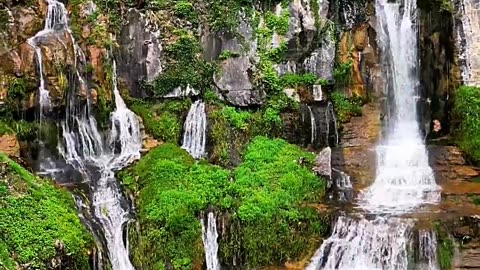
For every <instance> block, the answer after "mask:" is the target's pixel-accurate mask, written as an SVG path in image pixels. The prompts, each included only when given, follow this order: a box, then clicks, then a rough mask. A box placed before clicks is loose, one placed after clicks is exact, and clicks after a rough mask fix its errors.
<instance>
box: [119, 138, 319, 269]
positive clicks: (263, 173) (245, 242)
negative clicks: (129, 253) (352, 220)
mask: <svg viewBox="0 0 480 270" xmlns="http://www.w3.org/2000/svg"><path fill="white" fill-rule="evenodd" d="M243 156H244V159H245V160H244V162H243V164H241V166H240V167H238V168H237V169H236V170H235V171H234V176H235V180H236V181H234V182H232V181H231V175H232V173H231V172H230V171H227V170H225V169H221V168H220V167H216V166H212V165H208V164H204V163H196V162H195V161H194V160H193V158H192V157H190V155H189V154H188V153H187V152H186V151H185V150H183V149H181V148H180V147H178V146H175V145H173V144H169V143H167V144H164V145H162V146H160V147H158V148H156V149H154V150H152V151H151V152H150V153H149V154H147V155H146V156H145V157H143V158H142V159H141V160H140V161H139V162H138V164H137V165H135V166H134V167H132V168H130V169H129V170H127V171H124V172H122V173H121V175H120V176H121V178H122V179H123V181H124V184H125V185H126V186H127V187H129V188H130V189H132V190H134V191H135V192H137V193H138V194H139V199H138V200H137V203H138V204H139V207H138V209H139V213H138V219H139V220H140V223H141V224H142V230H141V232H140V235H139V237H140V238H138V237H132V239H131V243H132V245H135V246H136V247H137V248H136V249H134V250H133V260H134V262H138V263H137V265H141V266H142V267H143V268H145V269H164V267H165V263H166V262H172V264H173V265H174V268H175V269H191V268H192V266H193V264H194V262H196V261H197V260H202V259H203V258H202V250H203V247H202V242H201V229H200V228H201V226H200V223H199V216H200V214H201V212H202V211H205V210H206V209H207V207H208V206H214V207H215V208H216V209H217V210H219V211H223V212H230V214H231V217H232V218H233V220H232V224H240V226H238V227H235V226H234V225H232V226H234V227H232V231H231V232H230V233H229V234H228V235H225V239H223V238H222V242H221V247H220V249H221V250H220V253H221V256H224V258H225V257H227V258H225V260H224V261H225V262H227V261H231V259H232V257H228V256H230V255H232V254H237V253H238V252H239V251H240V250H241V252H244V255H245V262H246V263H247V264H248V267H247V268H249V269H258V268H260V267H261V266H267V265H272V264H273V263H282V262H285V261H286V260H287V259H298V258H300V257H301V256H302V255H305V254H308V253H311V252H312V251H313V250H314V249H315V248H317V247H318V246H317V245H318V244H317V243H318V242H317V241H316V240H318V238H319V237H320V236H321V235H323V234H325V232H326V228H327V224H328V223H327V222H326V221H325V220H324V218H325V217H323V216H322V215H320V214H318V213H317V212H316V211H315V210H314V209H313V208H311V207H309V206H308V204H315V203H318V202H319V201H321V199H322V198H323V196H324V190H325V182H324V181H323V180H322V179H319V178H318V177H316V176H315V175H314V174H313V172H312V171H311V167H312V162H313V159H314V155H313V154H311V153H308V152H304V151H303V150H301V149H300V148H299V147H297V146H294V145H290V144H288V143H286V142H285V141H283V140H278V139H277V140H271V139H267V138H266V137H257V138H256V139H254V141H253V142H252V143H251V144H250V145H249V146H248V148H247V150H246V151H245V153H244V155H243ZM299 160H303V163H301V164H300V162H299ZM134 176H138V179H136V180H135V178H134ZM138 239H140V240H138ZM235 239H237V240H238V239H242V241H241V242H236V241H235ZM312 239H316V240H313V241H312ZM135 241H138V242H135Z"/></svg>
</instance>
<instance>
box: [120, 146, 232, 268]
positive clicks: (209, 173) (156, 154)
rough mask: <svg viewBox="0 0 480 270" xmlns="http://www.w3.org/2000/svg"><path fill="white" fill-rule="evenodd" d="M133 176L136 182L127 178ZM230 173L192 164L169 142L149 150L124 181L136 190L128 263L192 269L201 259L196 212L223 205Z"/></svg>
mask: <svg viewBox="0 0 480 270" xmlns="http://www.w3.org/2000/svg"><path fill="white" fill-rule="evenodd" d="M130 175H138V177H139V178H138V182H135V180H134V179H133V177H132V176H130ZM229 176H230V172H229V171H226V170H223V169H221V168H220V167H214V166H211V165H207V164H200V163H195V162H194V160H193V159H192V158H191V157H190V155H189V154H188V153H187V152H186V151H185V150H183V149H180V148H179V147H178V146H176V145H173V144H164V145H162V146H161V147H159V148H157V149H155V150H153V151H151V152H150V153H149V154H148V155H147V156H145V157H144V158H143V159H142V160H141V161H140V162H139V163H138V164H137V165H136V166H135V167H133V168H132V171H131V174H130V172H127V173H125V176H124V177H123V179H124V183H125V184H127V185H128V186H129V187H130V188H132V189H133V190H139V192H140V194H139V195H140V196H139V201H138V203H139V204H140V206H141V207H140V208H139V209H140V212H139V213H138V219H140V220H141V224H142V228H143V229H142V232H143V234H142V235H141V236H140V239H139V240H138V241H139V242H138V243H137V244H136V245H135V246H136V248H135V249H134V251H133V252H134V254H133V256H134V261H136V262H137V265H138V266H141V267H142V268H144V269H165V268H164V267H165V263H166V262H170V263H172V264H173V266H174V268H175V269H192V268H193V264H194V263H195V262H196V261H198V260H200V261H201V260H202V258H203V256H202V250H203V246H202V240H201V226H200V222H199V219H198V216H199V213H200V212H201V211H202V210H205V209H206V208H207V206H208V205H217V206H220V205H223V200H224V199H225V197H226V196H225V193H226V191H227V186H228V183H229Z"/></svg>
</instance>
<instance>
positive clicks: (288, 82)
mask: <svg viewBox="0 0 480 270" xmlns="http://www.w3.org/2000/svg"><path fill="white" fill-rule="evenodd" d="M280 82H281V84H282V85H283V86H284V87H301V86H304V87H305V86H312V85H314V84H320V85H326V84H327V81H326V80H325V79H322V78H318V77H317V75H315V74H312V73H305V74H296V73H287V74H284V75H283V76H282V77H280Z"/></svg>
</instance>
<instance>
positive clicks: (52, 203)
mask: <svg viewBox="0 0 480 270" xmlns="http://www.w3.org/2000/svg"><path fill="white" fill-rule="evenodd" d="M59 243H62V244H63V245H64V248H65V250H64V251H63V252H65V253H64V254H69V255H64V256H68V257H70V258H64V259H67V260H68V261H69V262H71V266H72V267H73V268H75V269H88V267H89V266H88V249H89V248H90V247H91V245H92V238H91V236H90V235H89V234H87V231H86V230H85V228H84V226H83V225H82V224H81V223H80V219H79V218H78V216H77V213H76V211H75V206H74V203H73V199H72V197H71V196H70V195H69V194H68V192H66V191H63V190H61V189H58V188H57V187H55V186H54V185H53V184H52V183H51V182H50V181H49V180H46V179H40V178H37V177H35V176H34V175H32V174H31V173H30V172H28V171H27V170H25V169H24V168H22V167H21V166H20V165H19V164H17V163H15V162H13V161H12V160H10V159H8V158H7V157H6V156H5V155H2V154H0V266H4V267H5V268H6V269H15V268H14V267H12V266H13V259H14V260H15V261H16V262H18V263H19V264H29V266H30V267H31V268H33V269H47V268H48V265H49V264H50V263H51V259H52V258H54V257H55V256H57V255H59V254H58V252H59V249H58V247H57V246H58V244H59ZM0 268H1V267H0Z"/></svg>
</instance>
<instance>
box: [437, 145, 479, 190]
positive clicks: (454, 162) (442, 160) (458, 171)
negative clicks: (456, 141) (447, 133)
mask: <svg viewBox="0 0 480 270" xmlns="http://www.w3.org/2000/svg"><path fill="white" fill-rule="evenodd" d="M428 153H429V159H430V166H432V168H433V170H434V171H435V178H436V179H437V183H439V184H442V185H444V184H447V183H449V182H462V181H469V180H471V179H472V178H474V177H477V176H479V175H480V169H479V168H476V167H473V166H469V165H468V164H467V162H466V160H465V158H464V157H463V153H462V151H460V149H459V148H458V147H455V146H439V145H430V146H428Z"/></svg>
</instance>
